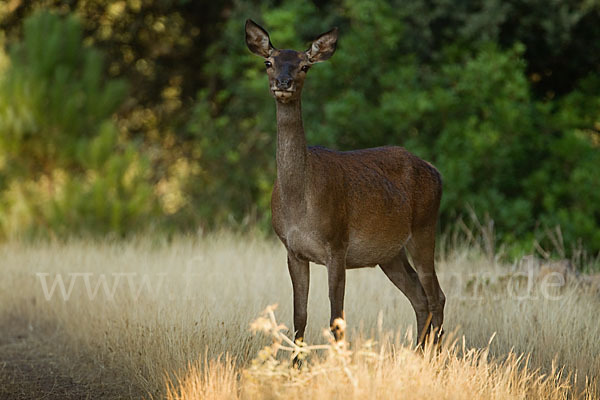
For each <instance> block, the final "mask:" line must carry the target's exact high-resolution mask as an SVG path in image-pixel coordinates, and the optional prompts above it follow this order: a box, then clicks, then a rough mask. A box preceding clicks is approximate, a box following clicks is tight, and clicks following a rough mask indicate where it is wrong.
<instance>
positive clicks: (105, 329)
mask: <svg viewBox="0 0 600 400" xmlns="http://www.w3.org/2000/svg"><path fill="white" fill-rule="evenodd" d="M0 265H1V269H2V272H3V279H2V280H1V281H0V317H1V318H4V319H5V320H10V319H14V318H18V319H22V320H26V321H27V323H28V324H30V326H31V330H32V331H33V332H34V333H35V334H37V335H38V336H39V338H40V340H44V341H46V342H47V343H48V348H49V349H51V351H52V352H53V353H54V354H60V355H61V358H60V359H61V360H62V362H63V363H64V368H66V369H68V370H69V371H70V374H71V375H72V376H73V377H74V378H75V379H76V380H79V381H81V382H85V381H86V380H89V379H90V378H93V377H94V376H96V375H97V374H98V370H99V369H102V371H110V372H111V376H113V377H114V381H111V382H108V383H107V384H112V385H114V386H115V387H119V388H121V389H122V391H123V396H125V397H128V396H131V397H139V394H142V395H144V396H146V397H148V396H153V397H155V398H163V397H165V396H166V395H167V394H169V395H170V396H171V397H172V398H194V396H196V397H197V398H210V397H211V396H212V397H213V398H218V399H222V398H254V397H269V398H278V396H281V397H288V398H289V397H290V396H291V398H295V397H298V396H299V395H300V394H302V397H305V398H311V397H312V396H314V397H315V398H316V397H325V396H328V397H334V398H335V397H350V398H370V397H379V398H389V397H392V398H393V397H395V394H397V393H402V394H403V397H405V398H411V396H413V397H412V398H422V397H436V396H438V397H441V398H538V397H539V396H540V394H541V393H543V394H544V395H543V396H542V397H545V398H565V397H567V396H569V397H576V396H578V395H581V394H582V393H583V391H584V390H585V388H586V377H588V379H589V380H590V381H591V382H592V383H591V384H589V385H588V387H592V388H593V385H594V382H595V381H596V379H597V378H598V377H599V376H600V359H598V357H597V355H598V354H600V343H599V341H598V338H599V337H600V326H599V325H598V324H597V322H596V319H595V318H594V315H596V313H597V310H598V309H600V298H599V296H598V291H597V289H596V288H595V287H594V285H593V284H589V283H586V281H585V280H583V279H580V278H576V277H575V276H571V275H569V276H565V277H566V278H567V280H566V283H565V285H562V286H560V287H553V286H552V285H553V284H556V282H557V281H555V280H553V279H558V278H559V276H558V275H552V274H553V273H554V272H555V271H553V270H552V269H551V268H550V267H548V268H550V270H548V268H546V267H544V265H543V263H542V265H540V263H539V262H538V263H535V266H534V267H532V269H531V274H530V273H529V270H528V269H524V266H523V265H518V266H517V265H505V264H501V263H498V262H495V261H493V260H490V257H487V256H482V255H480V254H479V253H478V252H476V251H472V250H465V249H461V248H456V249H454V250H453V251H449V252H445V253H444V259H442V260H439V261H438V264H437V265H438V266H437V269H438V271H439V275H440V279H441V285H442V288H443V289H444V291H445V292H446V294H447V297H448V301H447V305H446V313H445V318H446V326H445V330H446V332H454V336H453V337H454V338H455V339H456V341H451V342H449V343H447V345H446V346H444V347H443V351H442V352H441V353H440V354H439V355H437V356H436V355H435V354H433V353H426V354H425V356H421V355H418V354H417V353H415V352H414V351H413V349H412V346H413V345H414V340H413V338H414V337H415V335H416V332H415V331H414V328H413V326H414V324H415V320H414V313H413V311H412V309H411V307H410V305H409V303H408V301H407V300H406V299H405V297H404V296H403V295H402V294H401V293H400V292H399V291H398V290H397V289H396V288H395V287H394V286H393V285H392V284H391V283H390V282H389V281H388V280H387V278H386V277H385V275H384V274H383V273H382V272H381V271H380V270H379V269H378V268H373V269H362V270H351V271H348V276H347V288H346V307H345V312H346V319H347V324H348V325H347V335H346V338H347V340H348V342H349V347H348V350H349V351H351V352H352V355H351V356H350V358H349V359H348V368H349V370H350V372H351V375H350V376H352V377H353V378H350V377H349V375H348V374H346V373H345V372H344V370H343V368H341V369H339V368H338V369H336V368H333V369H329V370H330V371H331V372H330V373H328V374H317V375H315V376H314V377H312V378H311V379H309V380H308V381H307V382H306V383H302V382H303V381H302V379H305V378H306V376H304V377H302V373H303V372H302V371H296V370H290V369H289V368H288V367H287V366H286V365H285V362H287V361H286V360H287V358H286V357H285V356H282V355H279V356H277V357H276V359H277V360H279V362H281V363H282V364H281V365H279V367H278V368H284V371H285V374H292V375H293V374H295V375H294V376H295V377H297V379H298V380H297V381H296V380H294V379H296V378H293V379H292V378H290V376H287V375H285V374H283V375H277V376H272V377H271V378H270V379H269V380H265V379H262V378H260V379H258V378H257V376H258V375H248V373H249V372H248V371H252V367H253V364H252V360H253V359H256V358H257V357H259V354H260V352H261V350H263V348H264V346H266V345H268V344H270V343H272V337H269V336H266V337H265V336H264V335H254V334H252V333H251V332H250V329H249V328H250V324H251V322H252V321H253V320H255V318H256V317H257V316H258V315H260V314H261V312H262V311H263V310H264V309H265V308H266V307H267V306H268V305H269V304H275V303H277V304H279V307H278V309H277V318H278V319H279V320H280V321H281V322H282V323H283V324H285V325H286V326H287V327H291V326H292V323H291V319H292V291H291V283H290V280H289V276H288V273H287V267H286V264H285V250H284V249H283V247H282V246H281V244H280V243H278V242H275V241H273V240H266V239H262V238H259V237H255V236H250V235H245V236H240V235H233V234H214V235H209V236H206V237H196V238H179V239H176V240H173V241H172V242H166V241H165V242H162V241H152V240H146V239H140V240H131V241H127V242H117V241H115V242H110V241H101V242H94V241H76V240H72V241H68V242H67V243H47V242H41V243H35V244H23V243H18V242H11V243H6V244H3V245H1V246H0ZM40 273H41V275H40ZM559 275H560V274H559ZM57 276H61V277H62V278H63V280H64V283H65V288H66V289H68V288H69V286H70V283H71V279H73V289H72V292H71V293H70V296H69V299H68V300H66V301H65V300H64V299H63V296H62V293H61V292H60V288H59V287H58V286H57V287H55V291H54V293H53V294H52V295H51V296H48V295H49V293H47V292H45V291H44V286H43V285H42V282H43V281H44V282H46V289H47V291H49V290H50V289H51V286H52V283H53V282H54V280H55V279H56V278H57ZM103 279H104V282H106V283H107V285H106V286H105V285H104V284H103V283H102V282H103V281H102V280H103ZM86 282H87V286H86ZM99 282H100V286H97V285H98V284H99ZM326 286H327V280H326V271H325V268H324V267H322V266H312V267H311V289H310V299H309V321H308V329H307V334H306V342H307V343H310V344H315V345H329V344H328V341H327V340H326V339H325V338H324V337H323V334H322V331H323V328H324V327H327V325H328V319H329V303H328V299H327V289H326ZM96 287H97V291H95V292H94V290H95V289H96ZM90 290H91V292H90ZM90 293H92V294H93V293H95V295H94V296H90ZM47 297H50V298H49V299H48V300H47ZM91 297H93V298H91ZM407 332H408V334H407ZM494 334H495V337H494V340H493V341H492V342H491V344H489V341H490V338H491V337H492V336H493V335H494ZM288 335H289V333H288ZM463 336H464V338H463ZM369 339H372V340H374V342H369ZM369 343H370V344H369ZM463 343H464V344H463ZM365 344H369V345H370V346H371V347H370V350H369V351H372V352H374V353H376V354H378V355H379V356H378V357H376V358H369V357H362V356H359V355H360V354H363V353H364V351H363V350H365V349H364V345H365ZM488 344H489V345H488ZM320 352H321V354H320V355H319V354H315V355H314V356H311V357H310V360H308V362H307V363H306V368H308V367H309V366H310V368H313V370H315V369H318V368H330V367H331V365H330V364H327V363H331V362H333V361H331V360H330V359H328V358H327V357H326V356H325V355H326V353H327V350H321V351H320ZM317 353H319V352H317ZM262 354H264V353H262ZM522 354H523V356H521V355H522ZM338 361H339V360H338ZM336 362H337V361H336ZM336 365H337V364H336ZM252 376H254V378H253V379H249V377H252ZM290 379H291V380H290ZM352 379H355V380H356V382H357V383H356V385H355V384H352V382H351V381H352ZM166 382H171V386H170V389H169V390H168V385H167V383H166ZM298 382H300V383H298ZM453 390H454V391H453ZM453 393H454V394H455V395H454V396H453V395H452V394H453ZM209 395H210V396H209ZM561 396H562V397H561Z"/></svg>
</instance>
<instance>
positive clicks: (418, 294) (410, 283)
mask: <svg viewBox="0 0 600 400" xmlns="http://www.w3.org/2000/svg"><path fill="white" fill-rule="evenodd" d="M379 266H380V267H381V269H382V271H383V272H384V273H385V275H386V276H387V277H388V278H389V280H390V281H392V283H393V284H394V285H395V286H396V287H397V288H398V289H400V291H401V292H402V293H404V295H405V296H406V297H407V298H408V300H409V301H410V304H411V305H412V307H413V309H414V310H415V315H416V317H417V341H418V342H417V345H418V346H422V345H423V343H421V341H420V339H421V336H422V334H423V332H425V334H427V333H429V328H430V323H428V321H427V320H428V316H429V305H428V302H427V295H426V294H425V290H424V289H423V285H421V282H420V281H419V277H418V275H417V272H416V271H415V270H414V269H413V267H412V266H411V265H410V263H409V262H408V258H407V257H406V250H405V249H404V248H402V251H401V252H400V253H399V254H398V255H397V256H396V257H395V258H394V259H393V260H392V261H390V262H388V263H385V264H381V265H379Z"/></svg>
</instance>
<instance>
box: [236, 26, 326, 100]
mask: <svg viewBox="0 0 600 400" xmlns="http://www.w3.org/2000/svg"><path fill="white" fill-rule="evenodd" d="M337 36H338V30H337V28H333V29H332V30H330V31H329V32H327V33H324V34H322V35H321V36H319V37H318V38H316V39H315V40H314V41H313V42H312V44H311V45H310V47H309V48H308V50H306V51H295V50H278V49H276V48H275V47H273V45H272V44H271V40H270V39H269V34H268V33H267V31H265V30H264V29H263V28H261V27H260V26H259V25H258V24H257V23H255V22H254V21H252V20H250V19H248V20H246V44H247V45H248V48H249V49H250V51H251V52H253V53H254V54H256V55H257V56H260V57H262V58H264V59H265V67H266V71H267V76H268V77H269V88H270V89H271V94H272V95H273V97H275V99H276V100H277V101H280V102H282V103H287V102H289V101H291V100H297V99H299V98H300V94H301V92H302V86H303V85H304V78H306V73H307V72H308V69H309V68H310V67H311V66H312V65H313V64H315V63H318V62H322V61H325V60H327V59H329V57H331V56H332V55H333V53H334V52H335V46H336V43H337Z"/></svg>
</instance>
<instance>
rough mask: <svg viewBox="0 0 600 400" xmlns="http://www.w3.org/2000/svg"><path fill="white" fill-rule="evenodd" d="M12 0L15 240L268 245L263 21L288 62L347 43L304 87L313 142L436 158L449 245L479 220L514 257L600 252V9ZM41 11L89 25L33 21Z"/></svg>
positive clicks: (8, 189)
mask: <svg viewBox="0 0 600 400" xmlns="http://www.w3.org/2000/svg"><path fill="white" fill-rule="evenodd" d="M17 3H18V5H17V8H18V12H12V13H11V11H7V10H9V8H10V7H8V6H2V5H0V23H2V25H3V27H5V29H6V37H7V38H8V40H9V41H11V42H13V43H20V44H16V45H14V46H13V48H12V51H11V52H10V67H9V68H8V69H7V70H6V72H5V74H4V76H3V77H2V78H0V81H1V82H0V132H1V135H0V193H1V195H0V199H1V200H0V202H1V204H2V211H0V226H2V230H3V232H4V234H5V235H8V234H11V233H12V232H22V231H31V230H33V231H35V230H41V231H51V232H60V233H66V232H79V231H87V230H90V231H95V232H100V233H106V232H109V231H116V232H119V233H126V232H128V231H130V230H134V229H136V228H138V227H143V226H145V225H146V223H147V221H149V220H156V219H155V218H148V216H157V217H158V216H160V217H161V218H160V221H161V222H160V224H161V226H164V223H166V226H168V227H169V228H170V229H186V230H187V229H197V227H198V226H207V227H215V226H220V225H223V224H228V225H234V226H239V225H243V224H252V223H258V224H260V225H261V226H262V227H264V228H265V229H267V230H268V229H269V220H270V212H269V205H270V194H271V187H272V182H273V179H274V176H275V138H276V136H275V133H276V125H275V104H274V100H273V99H272V98H271V96H270V95H269V93H268V88H267V79H266V77H265V74H264V67H263V64H262V62H261V60H260V59H258V58H257V57H256V56H254V55H253V54H251V53H250V52H249V51H248V50H247V48H246V46H245V43H244V21H245V19H246V18H252V19H254V20H256V21H257V22H259V23H261V24H262V25H263V26H265V27H266V28H267V29H268V31H269V32H270V34H271V39H272V42H273V44H274V45H275V46H276V47H279V48H294V49H304V48H306V47H307V46H308V44H309V42H310V40H311V39H313V38H314V37H315V36H316V35H318V34H319V33H321V32H325V31H327V30H329V29H330V28H331V27H332V26H338V27H339V28H340V39H339V43H338V50H337V52H336V54H335V55H334V57H332V59H331V60H329V61H328V62H327V63H324V64H321V65H318V66H315V67H314V68H312V69H311V70H310V72H309V76H308V78H307V81H306V84H305V87H304V95H303V110H304V115H305V120H304V125H305V129H306V133H307V137H308V142H309V144H313V145H316V144H319V145H325V146H328V147H332V148H336V149H340V150H349V149H356V148H364V147H372V146H380V145H402V146H405V147H407V148H408V149H409V150H410V151H412V152H414V153H416V154H417V155H419V156H421V157H423V158H425V159H427V160H429V161H431V162H433V163H434V164H435V165H436V166H437V167H438V169H439V170H440V172H441V173H442V175H443V177H444V197H443V202H442V210H441V230H442V231H446V230H448V227H449V226H450V225H452V224H454V222H455V221H456V219H457V218H461V217H463V216H465V215H468V214H469V212H470V211H469V210H471V209H472V210H475V211H476V213H478V214H480V216H481V217H484V216H485V215H487V216H489V218H491V219H493V220H494V221H495V226H494V228H495V232H496V234H497V235H498V239H499V240H500V241H501V242H503V243H505V244H508V245H509V248H510V249H512V251H513V253H514V254H516V253H518V252H522V251H524V250H525V249H531V246H532V244H533V243H534V241H538V242H541V245H542V246H543V247H551V246H552V240H550V241H549V240H548V238H547V235H545V234H544V232H545V231H547V230H552V229H553V228H554V227H555V226H556V225H560V226H561V232H562V234H563V236H564V242H565V243H577V241H579V240H580V243H581V246H582V247H583V248H585V249H587V250H588V251H591V252H598V251H600V211H599V210H600V208H599V207H598V206H597V204H600V203H599V200H600V198H599V196H600V187H599V182H600V181H599V180H598V179H597V178H596V175H597V174H596V170H598V167H599V166H600V158H599V157H600V156H599V154H600V152H599V151H598V150H599V147H600V135H599V134H598V132H599V131H600V118H599V115H600V95H599V93H600V74H599V71H598V65H600V47H599V46H600V41H598V40H597V38H598V35H599V34H600V28H599V27H600V9H599V8H598V7H597V6H595V5H594V4H592V3H590V2H589V1H586V0H565V1H558V0H552V1H548V2H540V1H539V0H519V1H513V0H509V1H502V0H485V1H484V0H476V1H470V2H454V1H448V0H436V1H433V2H432V1H429V0H414V1H410V2H405V1H400V0H393V1H384V0H325V1H319V2H293V1H281V2H273V1H271V0H233V1H225V2H192V1H179V0H155V1H153V0H148V1H137V0H132V1H129V0H128V1H109V0H92V1H86V2H68V3H65V2H61V1H58V0H36V1H33V2H20V3H19V2H17ZM39 8H51V9H54V10H57V11H58V12H60V13H64V14H67V15H69V14H70V13H77V15H78V16H79V18H81V21H82V23H81V24H79V23H78V22H77V21H76V20H75V19H73V18H72V17H67V18H65V19H61V18H58V17H56V15H51V14H45V13H42V14H38V15H35V16H34V17H32V18H31V19H28V20H27V22H26V23H24V24H23V23H22V21H21V19H20V18H21V17H20V16H24V15H28V14H31V13H32V12H33V11H34V10H36V9H39ZM82 27H83V28H82ZM20 33H22V34H23V37H24V39H23V40H21V39H20V38H19V34H20ZM82 42H84V43H87V44H93V45H94V48H97V49H101V50H102V52H103V53H104V54H106V55H107V58H108V59H109V60H110V62H109V63H108V65H107V68H106V70H105V69H104V67H103V63H102V57H101V56H100V54H99V53H98V51H97V50H94V48H92V47H91V46H82ZM32 60H35V62H32ZM1 64H2V62H1V60H0V65H1ZM107 76H110V77H121V78H123V79H124V80H127V81H128V82H129V83H130V84H131V85H130V90H129V91H128V92H127V93H125V91H124V85H123V83H122V81H119V80H114V79H107ZM123 103H124V104H125V105H126V106H125V107H121V108H120V109H118V108H117V107H118V106H119V105H120V104H123ZM115 113H116V114H115ZM111 119H112V120H113V121H115V122H116V123H115V122H111ZM116 126H118V129H117V128H116ZM138 141H140V142H141V141H143V144H144V145H143V147H142V146H141V145H140V144H139V143H138ZM103 195H104V197H105V198H106V199H107V201H105V202H102V200H101V199H102V197H103ZM466 220H469V218H466ZM567 246H568V245H567Z"/></svg>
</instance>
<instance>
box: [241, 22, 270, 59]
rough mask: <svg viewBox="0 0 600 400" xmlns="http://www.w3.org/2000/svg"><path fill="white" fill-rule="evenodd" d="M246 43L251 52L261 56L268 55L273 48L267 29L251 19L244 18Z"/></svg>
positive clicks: (265, 56)
mask: <svg viewBox="0 0 600 400" xmlns="http://www.w3.org/2000/svg"><path fill="white" fill-rule="evenodd" d="M246 45H247V46H248V48H249V49H250V51H251V52H253V53H254V54H256V55H257V56H261V57H263V58H267V57H269V56H270V55H271V53H272V52H273V50H274V48H273V45H272V44H271V40H270V39H269V34H268V33H267V31H265V30H264V29H263V28H262V27H261V26H260V25H258V24H257V23H256V22H254V21H252V20H251V19H247V20H246Z"/></svg>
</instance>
